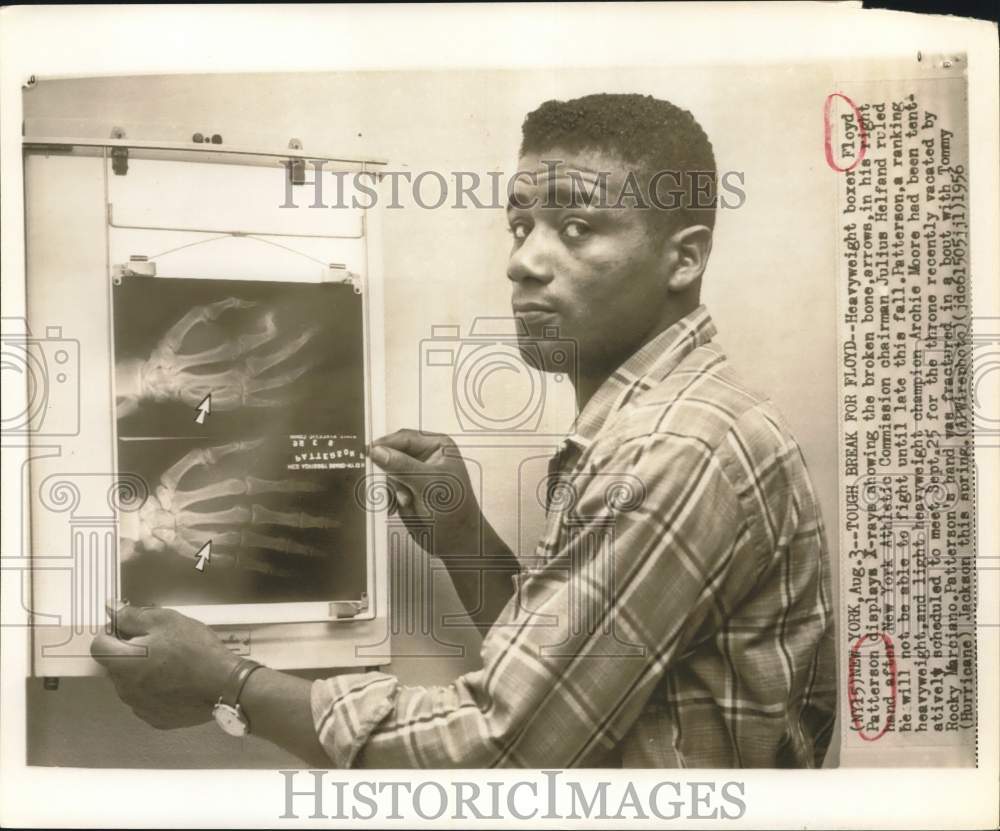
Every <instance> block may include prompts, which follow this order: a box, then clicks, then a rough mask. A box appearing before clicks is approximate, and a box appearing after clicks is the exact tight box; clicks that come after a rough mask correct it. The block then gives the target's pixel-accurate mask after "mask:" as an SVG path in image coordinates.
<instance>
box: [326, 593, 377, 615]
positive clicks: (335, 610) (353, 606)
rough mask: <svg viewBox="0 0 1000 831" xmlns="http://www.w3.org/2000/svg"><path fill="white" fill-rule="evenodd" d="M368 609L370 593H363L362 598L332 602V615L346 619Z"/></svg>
mask: <svg viewBox="0 0 1000 831" xmlns="http://www.w3.org/2000/svg"><path fill="white" fill-rule="evenodd" d="M367 611H368V595H367V594H362V595H361V599H360V600H334V601H333V602H332V603H330V617H332V618H336V619H337V620H345V619H348V618H352V617H357V616H358V615H360V614H361V613H362V612H367Z"/></svg>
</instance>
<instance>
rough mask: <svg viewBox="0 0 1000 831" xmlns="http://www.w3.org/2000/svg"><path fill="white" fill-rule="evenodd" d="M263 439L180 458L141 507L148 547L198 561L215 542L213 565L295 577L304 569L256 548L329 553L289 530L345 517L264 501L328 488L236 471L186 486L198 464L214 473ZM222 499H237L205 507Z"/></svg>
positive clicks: (301, 554) (329, 524) (288, 553)
mask: <svg viewBox="0 0 1000 831" xmlns="http://www.w3.org/2000/svg"><path fill="white" fill-rule="evenodd" d="M262 444H263V441H262V440H258V441H252V442H232V443H230V444H226V445H223V446H221V447H212V448H196V449H194V450H191V451H189V452H188V453H187V454H185V455H184V456H183V457H182V458H181V459H180V460H179V461H177V462H176V463H175V464H173V465H172V466H171V467H170V468H169V469H168V470H167V471H166V472H165V473H164V474H163V476H161V477H160V485H159V487H157V488H156V491H155V493H154V494H150V496H149V498H148V499H147V501H146V504H145V505H143V507H142V509H141V510H140V512H139V522H140V541H141V544H142V546H143V548H145V549H146V550H148V551H163V550H165V549H169V550H171V551H173V552H174V553H175V554H177V555H179V556H181V557H184V558H186V559H189V560H194V559H195V557H196V555H197V554H198V552H199V551H200V550H201V548H202V546H203V545H204V544H205V543H206V542H207V541H208V540H211V541H212V561H213V563H216V564H217V565H222V566H230V567H239V568H245V569H249V570H252V571H259V572H263V573H265V574H270V575H274V576H284V577H291V576H295V574H296V572H295V571H294V570H293V569H286V568H281V567H279V566H277V565H275V564H274V563H272V562H271V561H270V560H269V559H267V558H266V557H262V556H260V554H258V553H256V552H270V553H271V554H278V555H283V556H285V557H288V558H290V560H289V561H290V562H291V561H293V560H294V559H295V558H296V557H298V558H312V557H324V556H327V554H328V551H326V550H325V549H323V548H320V547H317V546H314V545H310V544H308V543H305V542H303V541H301V540H298V539H295V538H294V536H292V535H290V533H289V532H290V531H301V530H304V529H324V530H325V529H331V528H337V527H339V526H340V523H339V521H338V520H335V519H331V518H330V517H325V516H316V515H313V514H310V513H307V512H305V511H286V510H275V509H273V508H269V507H267V506H266V505H263V504H260V503H259V502H257V501H256V499H257V498H264V499H266V498H267V497H268V496H269V495H274V494H289V493H316V492H318V491H320V490H321V489H322V488H321V486H320V485H319V484H317V483H315V482H308V481H300V480H294V479H260V478H257V477H255V476H228V477H226V478H220V479H218V480H217V481H213V482H211V483H210V484H208V485H203V486H201V487H197V488H185V487H184V486H183V482H184V479H185V478H186V477H187V476H188V475H189V474H190V473H192V472H193V471H194V470H195V469H198V468H201V469H205V470H208V471H211V470H213V469H215V468H217V467H218V465H219V463H220V462H221V461H222V460H223V459H225V458H227V457H229V456H232V455H234V454H244V455H245V454H250V453H252V452H253V451H254V450H256V449H257V448H259V447H260V446H261V445H262ZM248 498H249V499H248ZM220 499H228V500H230V501H231V504H228V505H227V506H226V507H224V508H218V509H216V510H206V509H205V508H204V504H205V503H208V502H214V501H215V500H220ZM265 529H267V530H265Z"/></svg>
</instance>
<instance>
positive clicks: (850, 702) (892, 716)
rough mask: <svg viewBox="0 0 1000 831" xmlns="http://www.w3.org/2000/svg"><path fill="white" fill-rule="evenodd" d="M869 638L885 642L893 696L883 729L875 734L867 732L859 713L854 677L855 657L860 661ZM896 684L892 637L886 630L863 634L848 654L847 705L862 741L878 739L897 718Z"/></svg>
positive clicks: (894, 649) (852, 722)
mask: <svg viewBox="0 0 1000 831" xmlns="http://www.w3.org/2000/svg"><path fill="white" fill-rule="evenodd" d="M869 638H872V639H874V638H881V640H882V643H883V644H885V658H886V662H887V663H888V665H889V689H890V690H891V691H892V698H891V699H890V701H889V711H888V712H887V713H886V715H885V724H883V725H882V729H881V730H879V731H878V733H875V734H874V735H871V734H869V733H866V732H865V726H864V723H863V722H862V720H861V718H860V716H859V715H858V712H857V707H856V706H855V704H856V702H857V688H856V686H855V678H854V659H855V658H857V659H858V661H859V662H860V659H861V645H862V644H863V643H864V642H865V641H866V640H868V639H869ZM896 686H897V675H896V648H895V646H894V645H893V643H892V638H890V637H889V636H888V635H887V634H886V633H885V632H880V633H879V634H878V635H862V636H861V637H860V638H858V639H857V640H856V641H855V642H854V645H853V646H852V647H851V652H850V654H849V655H848V656H847V706H848V709H849V710H850V714H851V724H852V725H853V726H854V729H855V730H856V731H857V733H858V738H860V739H861V740H862V741H866V742H875V741H878V740H879V739H881V738H882V737H883V736H884V735H885V734H886V733H887V732H888V730H889V728H890V727H892V725H893V723H894V722H895V720H896V697H897V692H896Z"/></svg>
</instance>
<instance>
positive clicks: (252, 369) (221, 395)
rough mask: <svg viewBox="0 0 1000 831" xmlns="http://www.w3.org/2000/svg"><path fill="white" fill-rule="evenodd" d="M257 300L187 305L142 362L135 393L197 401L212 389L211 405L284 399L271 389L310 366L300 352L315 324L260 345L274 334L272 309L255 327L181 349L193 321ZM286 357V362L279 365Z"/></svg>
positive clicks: (270, 404)
mask: <svg viewBox="0 0 1000 831" xmlns="http://www.w3.org/2000/svg"><path fill="white" fill-rule="evenodd" d="M256 306H257V304H256V303H254V302H251V301H248V300H241V299H239V298H236V297H228V298H226V299H224V300H219V301H217V302H215V303H209V304H207V305H204V306H197V307H195V308H194V309H191V310H190V311H189V312H188V313H187V314H185V315H184V316H183V317H182V318H181V319H180V320H179V321H177V323H175V324H174V325H173V326H172V327H171V328H170V330H169V331H168V332H167V333H166V334H165V335H164V336H163V338H162V339H161V340H160V342H159V343H158V344H157V346H156V347H155V348H154V349H153V352H152V354H151V355H150V356H149V359H148V360H147V361H146V362H145V363H144V364H143V365H142V367H141V369H140V372H139V376H140V381H139V386H140V391H139V397H140V398H149V399H152V400H154V401H179V402H182V403H184V404H186V405H188V406H190V407H197V406H198V404H200V403H201V402H202V401H203V400H204V398H205V396H206V395H209V394H211V395H212V408H213V409H216V410H232V409H236V408H237V407H279V406H283V405H285V404H287V403H288V398H289V396H288V394H283V395H282V394H278V395H275V394H274V393H277V392H280V391H281V390H284V389H285V388H287V387H289V386H290V385H292V384H293V383H294V382H295V381H297V380H298V379H299V378H301V377H302V376H303V375H304V374H305V373H306V372H308V371H309V370H310V369H311V368H312V364H311V362H310V361H308V360H306V359H305V358H304V356H303V354H302V353H303V350H304V349H305V347H306V345H307V344H308V343H309V342H310V341H311V340H312V339H313V338H314V337H315V336H316V330H315V329H307V330H306V331H304V332H302V333H301V334H299V335H298V336H297V337H295V338H293V339H291V340H289V341H287V342H285V343H283V344H280V345H278V346H276V347H274V348H272V349H270V351H262V350H264V349H265V347H269V346H272V345H273V344H274V343H275V342H276V341H277V340H278V339H279V333H278V329H277V326H276V325H275V322H274V313H273V312H267V313H266V314H265V315H264V316H263V317H262V318H260V322H261V324H262V326H261V328H260V329H258V330H257V331H251V332H243V333H241V334H239V335H237V336H236V337H234V338H232V339H230V340H228V341H226V342H225V343H220V344H219V345H217V346H214V347H211V348H209V349H204V350H201V351H199V352H184V351H182V350H183V346H184V342H185V340H186V339H187V338H188V336H189V335H190V334H191V332H192V330H194V329H195V327H197V326H198V325H200V324H207V323H214V322H215V321H216V320H218V319H219V318H220V317H221V316H222V315H223V314H225V313H226V312H228V311H232V310H246V309H250V308H254V307H256ZM286 363H287V364H288V366H286V367H285V368H283V369H282V368H281V366H282V365H283V364H286ZM272 370H277V371H275V372H273V373H272V372H271V371H272ZM268 373H271V374H270V375H269V374H268Z"/></svg>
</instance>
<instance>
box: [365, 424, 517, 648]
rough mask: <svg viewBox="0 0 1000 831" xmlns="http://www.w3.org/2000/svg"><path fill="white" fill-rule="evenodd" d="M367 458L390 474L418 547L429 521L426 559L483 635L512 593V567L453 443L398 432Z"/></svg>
mask: <svg viewBox="0 0 1000 831" xmlns="http://www.w3.org/2000/svg"><path fill="white" fill-rule="evenodd" d="M370 455H371V458H372V460H373V461H374V462H375V464H377V465H378V466H379V467H380V468H382V470H384V471H385V472H386V473H387V474H388V476H389V481H390V483H391V485H392V488H393V491H394V492H395V494H396V506H397V510H398V511H399V516H400V517H401V518H402V520H403V522H404V523H405V524H406V529H407V531H408V532H409V533H410V536H411V537H413V539H414V541H415V542H417V544H418V545H424V544H425V537H424V534H423V533H422V532H423V531H425V530H426V528H427V521H428V520H430V521H431V523H432V524H431V531H432V536H431V540H432V543H433V544H432V548H433V550H432V551H428V552H427V553H428V554H432V555H433V556H435V557H438V558H440V559H441V561H442V562H443V563H444V564H445V566H447V568H448V573H449V575H450V576H451V580H452V583H453V584H454V586H455V591H456V592H457V593H458V597H459V599H460V600H461V601H462V605H463V606H465V609H466V611H467V612H468V613H469V617H470V618H471V620H472V622H473V623H475V624H476V626H477V627H478V628H479V630H480V632H482V633H483V634H485V633H486V632H487V631H488V630H489V628H490V627H491V626H492V625H493V622H494V621H495V620H496V619H497V616H498V615H499V614H500V611H501V610H502V609H503V607H504V606H505V605H506V603H507V601H508V600H509V598H510V596H511V595H512V594H513V593H514V587H513V583H512V582H511V576H512V575H513V574H515V573H517V570H518V563H517V559H516V558H515V557H514V555H513V554H512V553H511V550H510V549H509V548H508V547H507V545H506V544H505V543H504V541H503V540H502V539H500V536H499V535H498V534H497V533H496V531H495V530H494V529H493V526H492V525H490V524H489V522H487V521H486V517H484V516H483V513H482V510H481V509H480V507H479V500H478V499H476V495H475V493H473V490H472V482H471V480H470V479H469V472H468V470H467V469H466V467H465V462H464V461H462V456H461V454H460V453H459V451H458V448H457V447H456V446H455V442H453V441H452V440H451V439H450V438H448V436H444V435H441V434H439V433H430V434H429V433H418V432H417V431H416V430H398V431H397V432H395V433H392V434H390V435H388V436H383V437H382V438H380V439H378V440H377V441H375V442H373V443H372V447H371V451H370ZM462 560H464V561H465V562H464V563H463V562H461V561H462Z"/></svg>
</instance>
